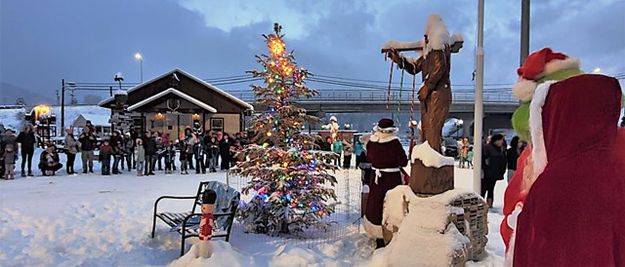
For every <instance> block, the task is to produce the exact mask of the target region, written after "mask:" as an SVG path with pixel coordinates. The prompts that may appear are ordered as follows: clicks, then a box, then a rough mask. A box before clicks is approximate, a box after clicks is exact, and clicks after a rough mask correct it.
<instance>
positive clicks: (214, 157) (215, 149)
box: [207, 136, 219, 172]
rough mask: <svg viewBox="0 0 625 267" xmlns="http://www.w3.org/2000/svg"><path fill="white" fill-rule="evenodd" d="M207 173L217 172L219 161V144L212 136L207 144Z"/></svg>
mask: <svg viewBox="0 0 625 267" xmlns="http://www.w3.org/2000/svg"><path fill="white" fill-rule="evenodd" d="M207 145H208V171H209V172H217V161H218V160H219V143H218V142H217V137H215V136H213V137H211V139H210V140H209V142H208V144H207Z"/></svg>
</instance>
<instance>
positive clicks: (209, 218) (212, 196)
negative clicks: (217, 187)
mask: <svg viewBox="0 0 625 267" xmlns="http://www.w3.org/2000/svg"><path fill="white" fill-rule="evenodd" d="M216 199H217V193H215V191H213V190H212V189H206V190H204V193H203V194H202V219H201V220H200V236H199V237H200V243H199V244H198V256H199V257H202V258H210V256H211V255H212V254H213V248H212V244H211V242H210V240H211V237H213V227H214V226H215V218H214V217H213V211H214V210H215V200H216Z"/></svg>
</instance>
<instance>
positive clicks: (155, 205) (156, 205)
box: [154, 196, 195, 216]
mask: <svg viewBox="0 0 625 267" xmlns="http://www.w3.org/2000/svg"><path fill="white" fill-rule="evenodd" d="M163 199H178V200H180V199H195V196H161V197H159V198H157V199H156V201H155V202H154V216H156V211H157V208H158V202H160V201H161V200H163Z"/></svg>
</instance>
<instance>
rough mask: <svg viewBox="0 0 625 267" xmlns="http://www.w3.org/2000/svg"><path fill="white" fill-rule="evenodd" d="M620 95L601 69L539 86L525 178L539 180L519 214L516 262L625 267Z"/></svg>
mask: <svg viewBox="0 0 625 267" xmlns="http://www.w3.org/2000/svg"><path fill="white" fill-rule="evenodd" d="M554 54H555V55H558V54H560V53H554ZM551 57H553V56H551ZM560 57H562V54H560ZM526 64H527V61H526ZM524 67H525V65H524ZM528 67H529V66H528ZM550 80H554V79H550ZM621 97H622V89H621V86H620V84H619V81H618V80H617V79H615V78H614V77H609V76H605V75H600V74H579V75H575V76H572V77H569V78H566V79H563V80H561V81H558V82H545V83H544V84H541V85H538V87H537V88H536V90H535V93H534V96H533V98H532V100H531V105H530V111H529V112H530V113H529V118H530V131H531V140H532V145H533V150H532V153H531V162H532V164H531V169H532V170H531V171H529V172H528V176H529V179H523V180H524V181H527V180H530V181H533V183H531V188H530V189H529V191H527V196H526V197H525V200H524V202H523V204H522V210H521V211H520V213H519V214H518V218H517V219H516V231H515V236H514V238H513V239H514V240H515V242H514V244H513V245H512V246H513V251H514V255H513V258H512V260H513V264H514V266H625V253H624V251H625V249H624V248H625V231H624V230H623V229H625V216H624V215H623V214H624V213H625V194H624V193H623V192H625V179H624V178H625V150H623V148H625V131H624V130H623V129H618V128H617V124H616V122H617V120H618V118H619V113H620V109H621V103H620V102H621ZM519 171H521V170H520V169H518V170H517V172H519ZM523 174H525V170H523ZM515 176H516V175H515ZM515 178H516V177H515ZM515 178H513V181H514V180H515ZM509 220H510V218H509Z"/></svg>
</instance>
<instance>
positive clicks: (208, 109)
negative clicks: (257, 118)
mask: <svg viewBox="0 0 625 267" xmlns="http://www.w3.org/2000/svg"><path fill="white" fill-rule="evenodd" d="M119 99H124V100H123V101H125V105H126V110H127V112H124V114H122V115H121V116H124V117H126V116H129V118H130V119H132V121H133V127H134V129H135V131H137V132H143V131H144V130H151V131H159V132H164V133H169V134H170V136H180V134H181V133H184V129H185V128H186V127H195V128H197V129H198V130H202V131H207V130H213V131H224V132H227V133H231V134H232V133H235V132H239V131H242V130H243V129H244V121H245V116H246V113H248V112H251V111H252V110H253V107H252V105H250V104H248V103H246V102H245V101H243V100H241V99H238V98H236V97H234V96H232V95H230V94H228V93H227V92H225V91H223V90H221V89H219V88H217V87H215V86H213V85H211V84H209V83H207V82H205V81H203V80H201V79H199V78H197V77H195V76H193V75H191V74H189V73H187V72H185V71H183V70H181V69H174V70H171V71H169V72H167V73H164V74H162V75H160V76H158V77H156V78H153V79H151V80H149V81H147V82H144V83H141V84H139V85H137V86H135V87H133V88H131V89H129V90H128V91H126V92H123V94H122V92H120V93H119V98H118V100H119ZM117 102H120V103H117ZM120 104H121V101H116V98H115V97H114V96H113V97H110V98H107V99H105V100H103V101H101V102H100V103H99V105H100V107H104V108H108V109H111V110H112V111H113V113H114V114H117V113H120V110H121V109H120ZM120 114H121V113H120ZM113 127H114V128H115V125H113Z"/></svg>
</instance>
